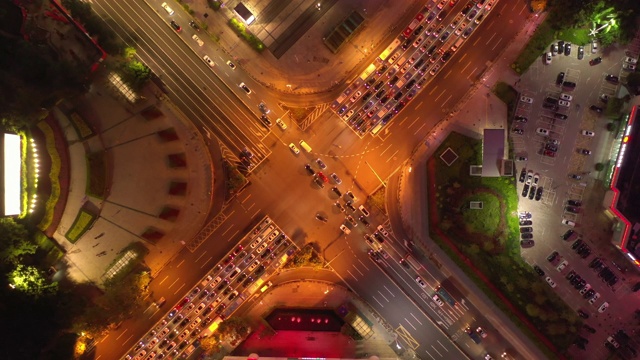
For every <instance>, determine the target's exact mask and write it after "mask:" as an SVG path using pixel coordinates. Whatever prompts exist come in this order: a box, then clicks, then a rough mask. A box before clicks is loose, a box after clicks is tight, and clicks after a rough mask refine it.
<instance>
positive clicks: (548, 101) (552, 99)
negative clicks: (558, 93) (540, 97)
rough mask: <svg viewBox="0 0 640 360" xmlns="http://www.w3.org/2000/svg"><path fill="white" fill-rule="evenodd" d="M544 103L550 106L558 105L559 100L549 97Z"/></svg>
mask: <svg viewBox="0 0 640 360" xmlns="http://www.w3.org/2000/svg"><path fill="white" fill-rule="evenodd" d="M544 102H546V103H549V104H557V103H558V99H556V98H553V97H550V96H547V97H546V98H544Z"/></svg>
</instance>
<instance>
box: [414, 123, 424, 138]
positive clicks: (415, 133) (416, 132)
mask: <svg viewBox="0 0 640 360" xmlns="http://www.w3.org/2000/svg"><path fill="white" fill-rule="evenodd" d="M425 126H427V123H426V122H424V123H422V125H421V126H420V127H419V128H418V130H416V131H415V132H414V133H413V135H417V134H418V133H419V132H420V130H422V128H423V127H425Z"/></svg>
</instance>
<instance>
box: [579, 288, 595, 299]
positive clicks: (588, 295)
mask: <svg viewBox="0 0 640 360" xmlns="http://www.w3.org/2000/svg"><path fill="white" fill-rule="evenodd" d="M595 293H596V291H595V290H593V289H589V290H588V291H586V292H585V293H584V294H583V295H582V297H583V298H584V299H591V297H592V296H593V295H594V294H595Z"/></svg>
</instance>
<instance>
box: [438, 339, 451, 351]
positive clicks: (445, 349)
mask: <svg viewBox="0 0 640 360" xmlns="http://www.w3.org/2000/svg"><path fill="white" fill-rule="evenodd" d="M438 344H440V346H442V348H443V349H444V351H446V352H449V350H448V349H447V348H446V347H444V345H442V343H441V342H440V340H438Z"/></svg>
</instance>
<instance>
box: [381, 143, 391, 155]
mask: <svg viewBox="0 0 640 360" xmlns="http://www.w3.org/2000/svg"><path fill="white" fill-rule="evenodd" d="M389 148H391V144H389V146H387V148H386V149H384V151H383V152H381V153H380V155H382V154H384V153H386V152H387V150H389Z"/></svg>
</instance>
